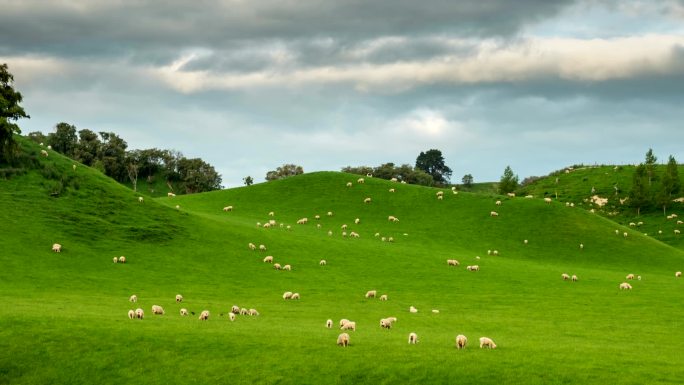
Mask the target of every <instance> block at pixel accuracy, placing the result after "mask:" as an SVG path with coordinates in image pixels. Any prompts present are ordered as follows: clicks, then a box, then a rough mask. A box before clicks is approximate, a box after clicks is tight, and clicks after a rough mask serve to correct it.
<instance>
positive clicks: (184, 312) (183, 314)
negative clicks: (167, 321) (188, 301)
mask: <svg viewBox="0 0 684 385" xmlns="http://www.w3.org/2000/svg"><path fill="white" fill-rule="evenodd" d="M180 315H181V317H185V316H187V315H188V309H186V308H182V309H180Z"/></svg>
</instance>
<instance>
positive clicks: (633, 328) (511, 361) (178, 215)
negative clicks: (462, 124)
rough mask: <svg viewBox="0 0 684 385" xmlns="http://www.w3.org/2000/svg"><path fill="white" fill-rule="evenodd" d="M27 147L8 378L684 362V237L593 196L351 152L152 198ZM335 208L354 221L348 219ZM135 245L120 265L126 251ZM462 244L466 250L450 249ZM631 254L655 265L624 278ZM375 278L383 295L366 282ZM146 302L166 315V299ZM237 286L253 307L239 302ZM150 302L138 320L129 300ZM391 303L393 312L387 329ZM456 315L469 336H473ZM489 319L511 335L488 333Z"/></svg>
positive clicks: (593, 369)
mask: <svg viewBox="0 0 684 385" xmlns="http://www.w3.org/2000/svg"><path fill="white" fill-rule="evenodd" d="M22 146H23V147H24V148H25V150H26V151H27V152H28V153H30V154H32V155H31V156H34V157H35V160H36V161H37V163H38V164H39V167H37V168H36V169H32V170H30V171H28V172H27V173H26V174H24V175H15V176H13V177H12V178H10V179H9V180H0V207H1V208H2V210H0V220H1V221H2V223H3V224H4V226H3V231H2V237H0V249H1V250H2V253H1V254H0V263H1V264H2V269H0V296H1V299H2V301H3V307H2V310H0V383H12V384H15V383H16V384H30V383H69V384H75V383H88V384H92V383H98V384H100V383H132V382H140V383H152V384H156V383H164V384H168V383H198V384H205V383H210V382H211V383H268V384H274V383H281V384H283V383H287V384H289V383H292V384H303V383H311V384H320V383H417V384H426V383H430V384H433V383H457V382H458V383H494V382H496V383H500V382H504V383H544V384H547V383H673V382H678V379H679V378H681V376H682V375H683V374H684V369H682V368H684V358H681V357H682V356H681V354H678V353H679V352H680V351H681V341H682V340H684V331H683V329H682V328H681V327H679V326H680V323H681V322H680V321H679V320H680V319H681V318H682V316H684V310H682V308H681V300H682V295H683V294H684V291H683V290H684V286H683V285H684V281H682V280H681V279H676V278H675V277H674V272H675V271H678V270H682V269H684V253H683V252H682V251H680V250H678V249H675V248H672V247H670V246H668V245H666V244H664V243H662V242H660V241H658V240H657V239H654V238H652V237H647V236H644V235H642V234H641V232H640V231H637V230H636V229H632V228H629V227H623V226H619V225H616V224H615V223H613V222H611V221H610V220H608V219H605V218H603V217H601V216H597V215H594V214H591V213H589V212H588V211H586V210H581V209H580V208H579V207H574V208H570V207H566V206H565V205H564V204H562V203H559V202H554V203H552V204H546V203H544V202H543V200H542V199H524V198H507V197H506V198H504V197H500V196H497V195H484V194H471V193H464V192H461V193H459V194H453V193H452V192H451V191H450V190H446V189H445V190H437V189H433V188H427V187H421V186H412V185H402V184H397V183H392V182H388V181H385V180H378V179H372V178H366V179H365V183H364V184H358V183H356V179H357V178H358V176H352V175H349V174H343V173H337V172H321V173H311V174H304V175H300V176H297V177H291V178H288V179H284V180H280V181H274V182H270V183H263V184H258V185H253V186H250V187H242V188H236V189H231V190H224V191H215V192H211V193H205V194H194V195H185V196H177V197H175V198H168V197H163V198H157V199H151V198H148V197H146V198H145V200H144V202H142V203H140V202H138V195H137V194H135V193H133V192H132V191H130V190H128V189H126V188H125V187H123V186H121V185H119V184H117V183H115V182H113V181H111V180H110V179H108V178H106V177H104V176H102V174H100V173H98V172H96V171H93V170H90V169H88V168H85V167H83V166H80V165H77V167H76V169H75V170H74V169H73V167H72V164H73V162H72V161H70V160H68V159H66V158H64V157H61V156H59V155H58V154H55V153H50V155H49V156H48V158H42V157H40V156H39V155H38V154H39V151H40V148H39V147H37V146H34V145H33V144H31V143H28V142H25V141H22ZM46 169H49V170H52V171H51V173H47V172H46V171H45V170H46ZM46 175H47V176H46ZM48 176H51V177H52V178H53V179H50V178H48ZM56 181H59V182H60V183H62V189H61V190H60V194H57V195H51V194H50V193H51V190H50V188H49V186H50V185H51V184H52V183H53V182H56ZM349 181H353V182H354V183H353V185H352V187H346V183H347V182H349ZM390 188H394V189H395V190H396V192H395V193H390V192H389V189H390ZM437 191H443V193H444V199H443V200H438V199H437V197H436V193H437ZM367 197H370V198H372V202H371V203H369V204H365V203H364V199H365V198H367ZM496 200H501V201H502V205H501V206H497V205H495V203H494V202H495V201H496ZM226 206H233V210H232V211H229V212H226V211H223V210H222V208H223V207H226ZM176 207H178V208H176ZM492 210H495V211H497V212H498V213H499V215H498V216H496V217H492V216H490V212H491V211H492ZM271 211H273V212H274V216H273V217H270V216H269V215H268V213H269V212H271ZM329 211H330V212H332V214H333V215H332V216H328V215H327V213H328V212H329ZM316 215H320V219H319V220H316V219H315V216H316ZM390 215H392V216H396V217H397V218H399V222H396V223H395V222H390V221H388V216H390ZM304 217H306V218H308V219H309V222H308V224H305V225H297V224H296V222H297V220H299V219H300V218H304ZM356 218H359V219H360V223H359V224H355V223H354V220H355V219H356ZM269 220H275V221H276V225H275V226H274V227H272V228H270V229H266V228H263V224H264V223H266V222H268V221H269ZM257 222H259V223H261V224H262V226H260V227H257V225H256V224H257ZM281 223H282V227H281V226H280V224H281ZM343 224H346V225H348V228H347V230H346V231H347V232H348V233H350V232H352V231H354V232H356V233H358V234H359V235H360V237H359V238H351V237H349V235H348V236H346V237H343V236H342V231H343V230H342V229H341V226H342V225H343ZM317 225H320V228H319V226H317ZM288 226H290V227H289V229H288ZM616 229H618V230H619V232H620V235H616V234H615V230H616ZM329 231H330V232H332V235H328V232H329ZM622 232H627V233H628V236H627V237H624V236H622ZM376 233H379V235H378V236H377V237H376V236H375V234H376ZM383 237H385V238H386V241H385V242H383V241H382V238H383ZM389 237H392V238H393V240H394V242H388V241H387V239H388V238H389ZM525 239H526V240H528V243H527V244H525V243H524V242H523V241H524V240H525ZM54 242H58V243H60V244H62V245H63V250H62V252H61V253H59V254H57V253H53V252H51V251H50V248H51V245H52V243H54ZM250 242H251V243H254V244H256V245H260V244H263V245H265V246H266V247H267V251H264V252H260V251H252V250H250V249H249V248H248V247H247V245H248V243H250ZM580 244H583V246H584V247H583V248H580V247H579V245H580ZM488 250H497V251H498V256H493V255H488V253H487V251H488ZM121 255H124V256H126V258H127V260H128V262H127V263H126V264H114V263H112V258H113V257H116V256H121ZM266 255H272V256H273V257H274V259H275V262H279V263H281V264H291V265H292V271H289V272H288V271H276V270H274V269H273V267H272V266H271V265H270V264H266V263H263V262H262V259H263V258H264V257H265V256H266ZM478 256H479V257H480V258H479V259H478V258H477V257H478ZM452 258H454V259H458V260H459V261H460V266H458V267H449V266H447V264H446V259H452ZM321 259H326V260H327V265H326V266H320V265H319V261H320V260H321ZM475 264H477V265H479V266H480V271H477V272H471V271H467V270H466V269H465V266H466V265H475ZM561 273H568V274H577V275H578V276H579V281H578V282H569V281H562V280H561V278H560V276H561ZM628 273H634V274H637V275H640V276H641V277H642V279H641V280H634V281H633V282H632V285H633V287H634V289H633V290H632V291H623V292H621V291H619V290H618V285H619V283H621V282H623V281H624V280H625V275H626V274H628ZM368 290H377V291H378V294H387V295H388V297H389V300H388V301H385V302H383V301H379V300H377V299H366V298H364V294H365V293H366V291H368ZM285 291H294V292H299V293H300V294H301V300H299V301H294V300H292V301H286V300H283V299H282V294H283V292H285ZM178 293H181V294H183V296H184V298H185V299H184V301H183V302H182V303H181V304H177V303H175V301H174V297H175V295H176V294H178ZM131 294H136V295H137V296H138V297H139V301H138V303H137V304H131V303H129V302H128V298H129V296H130V295H131ZM153 304H156V305H161V306H163V307H164V309H165V310H166V314H165V315H163V316H154V315H152V314H151V306H152V305H153ZM232 305H238V306H240V307H245V308H256V309H258V310H259V312H260V315H259V316H258V317H249V316H244V315H242V316H238V317H237V320H236V321H235V322H231V321H229V320H228V317H227V315H226V314H227V312H228V311H229V309H230V307H231V306H232ZM409 306H415V307H416V308H417V309H418V310H419V311H418V313H409V311H408V309H409ZM136 307H141V308H143V309H144V310H145V319H144V320H142V321H140V320H129V319H128V318H127V315H126V313H127V312H128V310H129V309H131V308H133V309H134V308H136ZM181 307H185V308H187V309H188V310H189V311H191V312H194V313H195V315H194V316H189V317H181V316H180V315H179V309H180V308H181ZM205 309H206V310H209V311H210V312H211V316H210V318H209V320H208V321H199V320H198V319H197V317H198V315H199V312H201V311H202V310H205ZM432 309H435V310H439V313H433V312H432V311H431V310H432ZM389 316H395V317H397V318H398V321H397V322H396V323H395V325H394V327H393V328H392V329H391V330H383V329H381V328H380V326H379V320H380V318H384V317H389ZM328 318H330V319H332V320H333V321H334V323H335V325H337V323H338V321H339V319H341V318H347V319H351V320H353V321H356V323H357V330H356V331H351V332H350V334H351V346H350V347H348V348H341V347H337V346H336V345H335V341H336V338H337V335H338V334H339V333H340V332H341V331H340V330H338V329H337V327H336V328H333V329H332V330H330V329H327V328H325V326H324V325H325V321H326V319H328ZM410 332H416V333H417V334H418V336H419V343H418V344H417V345H415V346H412V345H408V344H407V338H408V334H409V333H410ZM457 334H464V335H466V336H467V337H468V347H467V348H466V349H465V350H464V351H458V350H457V349H455V347H454V338H455V336H456V335H457ZM481 336H488V337H491V338H492V339H494V341H496V343H497V345H498V348H497V349H496V350H487V349H478V346H477V345H478V341H477V340H478V338H479V337H481Z"/></svg>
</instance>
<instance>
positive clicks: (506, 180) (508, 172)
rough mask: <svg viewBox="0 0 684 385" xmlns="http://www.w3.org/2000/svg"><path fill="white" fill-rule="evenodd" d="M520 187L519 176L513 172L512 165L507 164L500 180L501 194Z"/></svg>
mask: <svg viewBox="0 0 684 385" xmlns="http://www.w3.org/2000/svg"><path fill="white" fill-rule="evenodd" d="M516 188H518V176H517V175H514V174H513V170H512V169H511V166H506V169H505V170H504V173H503V175H502V176H501V180H499V194H508V193H511V192H513V191H515V189H516Z"/></svg>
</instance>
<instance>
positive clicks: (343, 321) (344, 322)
mask: <svg viewBox="0 0 684 385" xmlns="http://www.w3.org/2000/svg"><path fill="white" fill-rule="evenodd" d="M347 322H349V320H348V319H346V318H342V319H341V320H340V327H342V326H343V325H344V324H346V323H347Z"/></svg>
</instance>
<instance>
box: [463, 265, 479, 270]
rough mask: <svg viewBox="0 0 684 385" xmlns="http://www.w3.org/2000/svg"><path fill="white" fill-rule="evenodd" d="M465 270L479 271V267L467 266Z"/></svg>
mask: <svg viewBox="0 0 684 385" xmlns="http://www.w3.org/2000/svg"><path fill="white" fill-rule="evenodd" d="M466 270H469V271H480V266H478V265H472V266H468V267H466Z"/></svg>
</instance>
